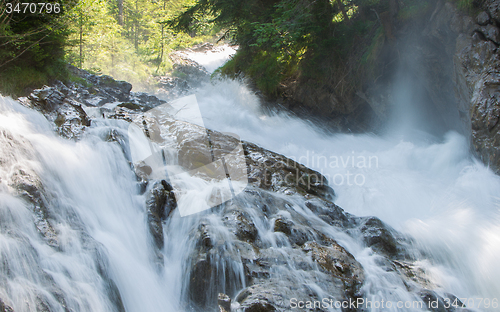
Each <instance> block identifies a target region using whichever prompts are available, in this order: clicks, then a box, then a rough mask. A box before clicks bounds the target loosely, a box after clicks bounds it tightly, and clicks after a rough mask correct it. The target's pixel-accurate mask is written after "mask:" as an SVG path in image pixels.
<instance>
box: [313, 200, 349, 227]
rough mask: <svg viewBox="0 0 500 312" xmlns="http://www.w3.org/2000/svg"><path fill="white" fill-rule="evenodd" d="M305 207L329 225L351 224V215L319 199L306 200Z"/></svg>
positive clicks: (346, 225)
mask: <svg viewBox="0 0 500 312" xmlns="http://www.w3.org/2000/svg"><path fill="white" fill-rule="evenodd" d="M305 205H306V207H307V208H309V209H310V210H311V211H312V212H313V213H315V214H316V215H318V216H319V217H320V218H321V219H322V220H323V221H325V222H327V223H328V224H330V225H334V226H338V227H342V228H346V227H349V226H352V224H353V221H352V217H351V216H350V215H349V214H348V213H346V212H345V211H344V210H343V209H342V208H340V207H339V206H337V205H335V204H333V203H331V202H328V201H324V200H321V199H318V198H316V199H311V200H308V201H306V203H305Z"/></svg>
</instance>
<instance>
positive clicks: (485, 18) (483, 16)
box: [476, 11, 491, 26]
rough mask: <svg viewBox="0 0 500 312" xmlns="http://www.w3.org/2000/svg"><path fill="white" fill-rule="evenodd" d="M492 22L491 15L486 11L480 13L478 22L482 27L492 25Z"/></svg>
mask: <svg viewBox="0 0 500 312" xmlns="http://www.w3.org/2000/svg"><path fill="white" fill-rule="evenodd" d="M490 20H491V19H490V15H489V14H488V13H487V12H485V11H483V12H481V13H479V14H478V15H477V17H476V22H477V23H478V24H479V25H481V26H486V25H488V24H489V23H490Z"/></svg>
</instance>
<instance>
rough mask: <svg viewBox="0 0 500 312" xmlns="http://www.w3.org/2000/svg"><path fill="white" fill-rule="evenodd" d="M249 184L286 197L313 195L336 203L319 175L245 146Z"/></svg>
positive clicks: (299, 165)
mask: <svg viewBox="0 0 500 312" xmlns="http://www.w3.org/2000/svg"><path fill="white" fill-rule="evenodd" d="M243 148H244V151H245V156H246V159H247V170H248V181H249V182H250V183H252V184H253V185H256V186H257V187H260V188H262V189H265V190H272V191H275V192H280V193H285V194H300V195H306V194H311V195H315V196H318V197H321V198H324V199H326V200H330V201H331V200H333V199H334V197H335V193H334V191H333V189H332V188H331V187H329V186H328V181H327V180H326V179H325V177H323V176H322V175H321V174H320V173H319V172H316V171H314V170H311V169H309V168H307V167H305V166H304V165H302V164H299V163H297V162H295V161H294V160H291V159H289V158H286V157H284V156H282V155H279V154H277V153H273V152H271V151H267V150H265V149H263V148H260V147H258V146H257V145H255V144H252V143H249V142H244V143H243Z"/></svg>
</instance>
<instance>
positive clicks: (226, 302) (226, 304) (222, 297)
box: [217, 293, 231, 312]
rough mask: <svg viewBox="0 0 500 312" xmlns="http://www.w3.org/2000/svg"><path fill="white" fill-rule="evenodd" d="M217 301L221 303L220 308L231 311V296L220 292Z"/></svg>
mask: <svg viewBox="0 0 500 312" xmlns="http://www.w3.org/2000/svg"><path fill="white" fill-rule="evenodd" d="M217 303H218V304H219V308H221V309H223V310H222V311H226V312H231V298H229V296H228V295H226V294H221V293H220V294H219V296H218V299H217Z"/></svg>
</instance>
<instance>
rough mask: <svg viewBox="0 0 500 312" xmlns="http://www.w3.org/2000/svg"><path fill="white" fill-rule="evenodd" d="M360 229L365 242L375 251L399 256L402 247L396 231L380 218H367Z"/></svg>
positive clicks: (389, 255)
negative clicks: (396, 236)
mask: <svg viewBox="0 0 500 312" xmlns="http://www.w3.org/2000/svg"><path fill="white" fill-rule="evenodd" d="M359 230H360V232H361V235H362V237H363V240H364V242H365V244H366V245H367V246H368V247H371V248H372V249H373V250H374V251H376V252H379V253H382V254H384V255H386V256H388V257H391V258H394V257H397V255H398V252H399V250H400V249H402V248H400V246H399V243H398V241H397V239H396V238H395V235H394V233H395V231H394V229H392V228H391V227H389V226H388V225H387V224H384V223H383V222H382V221H381V220H380V219H378V218H375V217H369V218H366V219H365V220H364V221H362V223H361V225H360V226H359Z"/></svg>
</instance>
